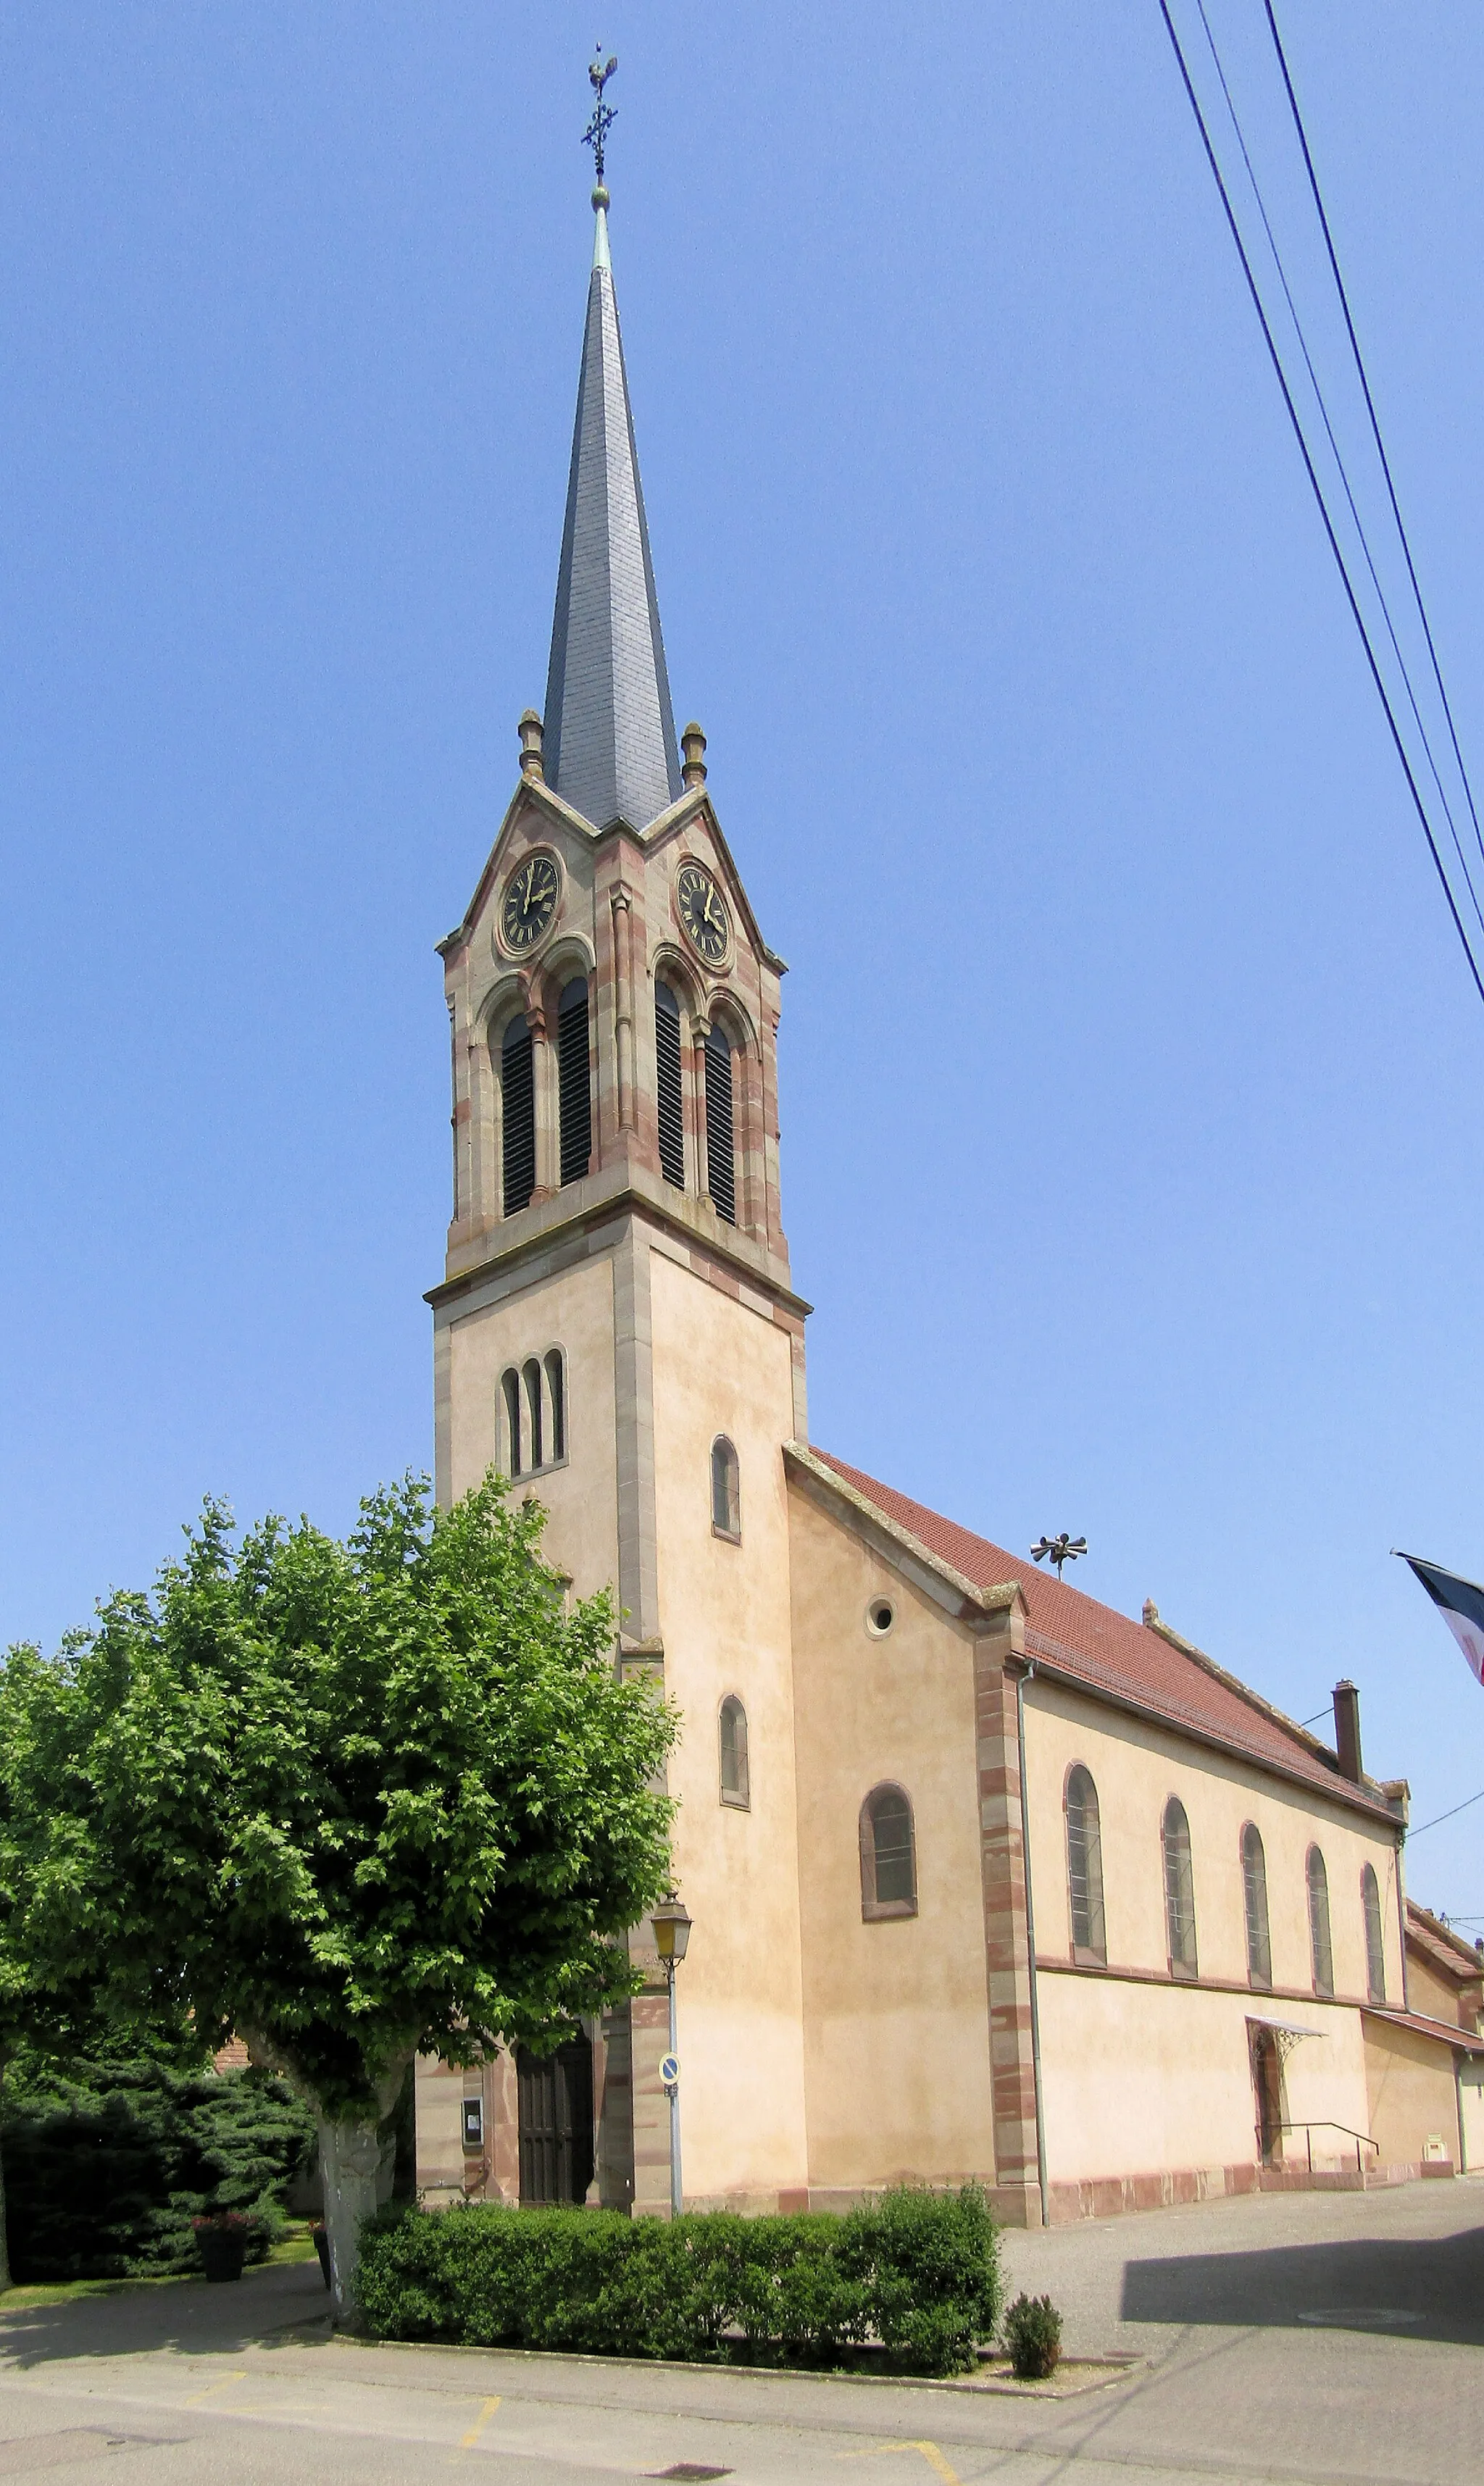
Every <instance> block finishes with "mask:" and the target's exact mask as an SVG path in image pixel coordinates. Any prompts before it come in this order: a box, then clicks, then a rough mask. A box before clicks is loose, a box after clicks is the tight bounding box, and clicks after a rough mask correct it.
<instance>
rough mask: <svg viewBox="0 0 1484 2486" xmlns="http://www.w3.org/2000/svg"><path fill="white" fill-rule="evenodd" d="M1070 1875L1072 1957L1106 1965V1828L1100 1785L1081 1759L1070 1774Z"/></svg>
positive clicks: (1067, 1867)
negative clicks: (1100, 1806) (1099, 1801)
mask: <svg viewBox="0 0 1484 2486" xmlns="http://www.w3.org/2000/svg"><path fill="white" fill-rule="evenodd" d="M1066 1878H1067V1889H1068V1892H1069V1895H1070V1898H1071V1910H1072V1956H1073V1958H1074V1959H1082V1960H1088V1961H1098V1962H1102V1963H1104V1964H1105V1965H1106V1962H1107V1959H1108V1935H1107V1930H1106V1927H1105V1923H1104V1918H1103V1830H1102V1823H1101V1821H1100V1819H1099V1817H1098V1805H1097V1788H1096V1787H1095V1786H1094V1785H1093V1783H1092V1774H1091V1772H1090V1771H1089V1770H1086V1769H1084V1767H1083V1765H1082V1763H1081V1761H1078V1762H1077V1763H1076V1764H1075V1765H1074V1767H1073V1768H1072V1769H1071V1770H1069V1771H1068V1773H1067V1782H1066Z"/></svg>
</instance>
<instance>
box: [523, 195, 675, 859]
mask: <svg viewBox="0 0 1484 2486" xmlns="http://www.w3.org/2000/svg"><path fill="white" fill-rule="evenodd" d="M592 205H593V209H594V212H595V214H596V218H597V229H596V232H595V233H594V235H593V247H592V275H591V280H590V283H589V286H588V324H587V329H586V332H585V334H584V337H583V346H582V376H581V378H580V379H579V381H578V384H577V423H576V427H575V429H574V431H573V435H572V467H571V473H570V476H569V478H568V481H567V487H566V524H565V526H564V527H563V534H562V566H561V568H560V570H559V571H558V574H557V611H556V619H555V621H554V622H553V624H552V633H551V665H550V669H549V671H548V673H547V677H546V715H545V719H544V723H545V746H546V747H545V758H546V782H547V784H548V785H550V786H554V787H556V789H557V791H558V793H559V794H561V795H562V796H563V800H564V801H566V802H568V803H570V804H571V805H572V807H573V809H574V810H575V811H578V812H581V813H582V815H583V816H584V818H585V819H589V820H591V821H592V822H593V824H594V826H595V827H598V828H606V827H607V825H608V823H609V821H610V820H613V819H616V818H619V817H621V818H623V819H625V820H627V821H628V822H629V824H630V826H631V827H633V828H636V829H644V828H647V827H648V824H649V822H650V821H651V820H652V819H655V818H656V817H657V816H658V815H659V814H660V813H661V812H663V811H664V810H665V809H666V808H667V806H668V805H669V804H671V803H673V801H674V800H675V799H676V797H677V796H678V794H679V792H680V763H679V758H678V755H677V753H676V749H675V725H674V716H673V711H672V708H671V704H670V677H669V675H668V674H667V672H666V670H665V643H664V640H663V639H662V637H661V636H660V609H659V603H658V599H657V598H656V595H655V593H654V569H653V566H652V564H651V562H650V559H649V531H648V528H647V527H646V524H645V504H644V494H643V492H642V491H641V489H640V483H639V458H638V456H637V454H636V452H635V448H634V425H633V419H632V417H631V415H630V413H629V393H628V382H627V379H626V377H625V375H624V370H623V346H622V344H621V342H620V340H619V336H618V303H617V302H616V300H615V298H614V285H613V267H612V264H611V262H610V260H609V256H608V192H607V190H606V189H605V188H604V187H603V183H602V180H601V168H600V178H599V180H598V185H597V187H596V189H595V190H594V191H593V193H592Z"/></svg>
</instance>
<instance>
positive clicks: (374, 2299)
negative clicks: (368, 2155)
mask: <svg viewBox="0 0 1484 2486" xmlns="http://www.w3.org/2000/svg"><path fill="white" fill-rule="evenodd" d="M357 2294H358V2297H359V2301H360V2306H361V2310H362V2312H363V2314H364V2315H365V2317H366V2320H367V2322H368V2324H369V2325H370V2327H371V2330H372V2331H373V2332H374V2333H375V2334H377V2335H378V2336H379V2337H381V2338H384V2339H448V2340H458V2341H462V2342H464V2343H466V2344H469V2345H474V2346H480V2347H491V2348H493V2347H502V2348H565V2349H577V2350H583V2351H586V2352H587V2353H588V2354H589V2355H595V2356H613V2357H667V2358H676V2359H683V2360H686V2361H690V2362H694V2361H713V2362H714V2361H718V2360H724V2359H731V2360H735V2361H740V2362H743V2363H747V2364H770V2363H772V2364H784V2363H786V2364H794V2365H838V2364H842V2363H845V2362H849V2361H850V2360H851V2358H852V2357H855V2356H859V2354H860V2352H861V2351H862V2350H863V2349H866V2348H867V2347H868V2346H871V2345H872V2344H873V2343H879V2346H880V2347H881V2348H883V2349H884V2350H885V2352H886V2356H887V2361H888V2362H889V2363H890V2364H892V2365H893V2367H894V2368H895V2369H896V2370H897V2371H899V2372H902V2373H912V2374H947V2373H960V2372H963V2371H965V2370H966V2369H967V2368H968V2367H969V2366H971V2365H972V2364H973V2362H974V2349H975V2342H976V2340H978V2339H988V2338H992V2337H993V2335H994V2331H995V2325H996V2321H997V2319H998V2317H999V2311H1000V2302H1001V2290H1000V2269H999V2258H998V2248H997V2245H996V2239H995V2228H994V2222H993V2220H992V2219H991V2217H990V2214H989V2205H988V2203H987V2201H986V2200H985V2198H984V2195H983V2193H982V2192H981V2191H980V2190H979V2188H978V2187H977V2186H976V2185H972V2184H971V2185H967V2186H966V2187H965V2189H964V2190H963V2191H962V2192H961V2193H925V2192H915V2191H907V2190H902V2191H898V2192H893V2193H887V2194H884V2195H883V2196H881V2197H880V2198H879V2199H878V2200H875V2201H871V2202H867V2203H866V2204H864V2205H863V2206H862V2207H861V2208H860V2209H856V2210H852V2211H850V2212H848V2213H847V2214H846V2216H845V2217H843V2218H836V2217H831V2216H827V2215H823V2214H818V2213H816V2214H813V2215H806V2216H800V2217H793V2218H764V2219H743V2218H737V2217H734V2216H732V2215H731V2214H729V2213H726V2212H714V2213H701V2212H694V2211H692V2212H687V2214H686V2215H685V2217H683V2218H680V2219H673V2220H660V2219H630V2218H628V2217H626V2216H624V2215H623V2214H622V2213H621V2212H619V2211H615V2210H575V2209H574V2210H536V2209H531V2210H507V2209H496V2208H493V2207H491V2206H488V2205H485V2204H475V2205H473V2206H471V2207H467V2208H454V2209H450V2210H410V2211H401V2212H396V2213H394V2212H388V2213H384V2214H383V2215H382V2216H381V2217H380V2218H378V2219H374V2220H369V2221H368V2222H367V2224H366V2226H365V2227H364V2228H363V2230H362V2237H361V2264H360V2272H359V2276H358V2279H357Z"/></svg>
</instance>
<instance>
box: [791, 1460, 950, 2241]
mask: <svg viewBox="0 0 1484 2486" xmlns="http://www.w3.org/2000/svg"><path fill="white" fill-rule="evenodd" d="M790 1524H791V1531H792V1571H793V1633H794V1649H795V1734H796V1740H797V1748H798V1756H799V1839H800V1864H801V1875H802V1909H803V1925H804V1990H805V2012H806V2044H807V2081H808V2098H809V2126H810V2182H811V2188H812V2189H813V2190H814V2191H815V2192H816V2193H817V2192H827V2193H828V2192H834V2191H843V2192H851V2191H857V2190H860V2189H862V2188H865V2187H868V2186H871V2185H879V2184H882V2183H885V2182H889V2181H891V2180H892V2179H893V2178H895V2177H899V2176H912V2177H918V2178H921V2179H924V2180H930V2181H943V2180H947V2179H950V2178H953V2177H958V2178H962V2177H964V2176H967V2175H971V2174H976V2175H980V2176H982V2177H983V2178H985V2179H986V2180H987V2181H993V2178H994V2172H995V2161H994V2142H993V2133H992V2120H991V2100H990V2065H989V2020H988V2004H987V1996H986V1984H985V1957H984V1918H983V1902H982V1897H981V1884H980V1866H979V1832H978V1790H977V1787H976V1775H975V1710H974V1651H973V1643H972V1641H971V1640H970V1638H969V1636H968V1634H967V1633H966V1632H965V1631H964V1630H963V1629H962V1627H961V1626H960V1625H958V1624H957V1623H955V1622H953V1621H952V1620H950V1619H949V1618H948V1616H946V1615H945V1614H944V1612H943V1610H942V1609H941V1608H940V1607H938V1606H935V1605H933V1604H931V1603H930V1602H929V1601H928V1600H927V1598H926V1597H924V1596H922V1595H921V1594H920V1593H919V1592H918V1591H917V1590H916V1589H915V1588H911V1587H909V1585H908V1584H907V1583H906V1582H905V1581H904V1580H903V1579H902V1578H901V1576H900V1574H899V1573H898V1572H896V1571H895V1570H894V1569H893V1568H892V1567H890V1566H889V1565H888V1564H887V1563H886V1562H884V1561H882V1560H881V1559H880V1558H879V1557H878V1556H877V1555H875V1554H874V1553H873V1552H872V1551H871V1550H870V1549H869V1547H868V1546H866V1544H865V1543H864V1542H862V1540H861V1539H860V1538H859V1537H857V1536H856V1535H855V1534H853V1533H851V1532H850V1531H849V1530H848V1529H847V1528H845V1527H844V1526H841V1525H837V1524H836V1523H835V1522H833V1521H832V1520H830V1519H828V1518H826V1517H825V1516H824V1514H823V1513H822V1512H820V1511H819V1510H818V1509H817V1507H816V1506H815V1505H814V1504H813V1503H812V1502H811V1500H810V1499H809V1498H808V1496H807V1495H806V1493H805V1492H804V1491H802V1490H801V1489H797V1488H796V1489H795V1490H794V1491H793V1493H792V1494H791V1496H790ZM875 1596H884V1597H887V1598H889V1599H890V1600H891V1603H892V1606H893V1613H894V1616H895V1619H894V1621H893V1627H892V1629H891V1631H890V1632H889V1633H888V1634H887V1635H886V1636H885V1637H884V1638H880V1639H878V1638H875V1637H873V1636H872V1635H871V1633H870V1632H869V1631H868V1630H867V1629H866V1608H867V1605H868V1604H869V1602H870V1601H871V1599H872V1598H873V1597H875ZM884 1779H890V1780H893V1781H895V1782H897V1783H899V1784H900V1785H901V1786H903V1787H905V1788H906V1790H907V1792H908V1794H909V1796H910V1797H911V1799H912V1804H913V1810H914V1815H915V1827H916V1838H917V1869H918V1914H917V1916H916V1917H909V1918H896V1919H890V1918H889V1919H886V1920H882V1921H879V1922H875V1923H870V1924H867V1923H865V1922H863V1920H862V1914H861V1872H860V1851H859V1840H858V1822H859V1817H860V1809H861V1805H862V1802H863V1800H864V1798H865V1797H866V1794H867V1793H868V1792H869V1790H870V1789H871V1788H872V1787H873V1786H875V1785H877V1784H878V1783H879V1782H881V1781H882V1780H884Z"/></svg>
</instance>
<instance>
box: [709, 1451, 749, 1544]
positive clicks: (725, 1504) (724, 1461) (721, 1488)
mask: <svg viewBox="0 0 1484 2486" xmlns="http://www.w3.org/2000/svg"><path fill="white" fill-rule="evenodd" d="M711 1525H712V1527H713V1528H714V1529H715V1530H716V1532H717V1534H718V1535H719V1536H734V1537H736V1538H738V1539H740V1537H741V1534H742V1478H741V1475H740V1472H739V1470H738V1467H737V1454H736V1451H735V1450H733V1449H732V1446H731V1444H730V1443H729V1442H728V1439H727V1436H726V1434H725V1433H718V1435H717V1437H716V1439H715V1441H714V1442H713V1443H712V1445H711Z"/></svg>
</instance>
